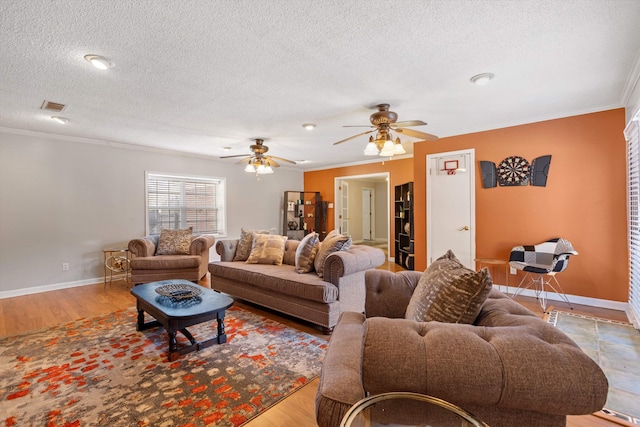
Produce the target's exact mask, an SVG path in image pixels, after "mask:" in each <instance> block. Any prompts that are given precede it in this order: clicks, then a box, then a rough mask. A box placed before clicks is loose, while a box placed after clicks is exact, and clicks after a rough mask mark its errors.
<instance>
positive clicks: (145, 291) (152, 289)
mask: <svg viewBox="0 0 640 427" xmlns="http://www.w3.org/2000/svg"><path fill="white" fill-rule="evenodd" d="M169 284H179V285H189V286H193V287H195V288H197V289H199V290H200V291H201V293H200V295H198V296H196V297H194V298H188V299H185V300H175V299H171V298H169V297H165V296H162V295H160V294H159V293H157V292H156V289H157V288H159V287H160V286H164V285H169ZM131 294H132V295H134V296H135V297H136V298H137V299H138V300H142V301H145V302H146V303H147V304H150V305H152V306H153V307H154V308H155V309H157V310H158V311H161V312H162V313H164V314H165V315H166V316H167V317H189V316H199V315H202V314H206V313H210V312H212V311H218V310H226V309H227V308H229V307H231V306H232V305H233V299H231V298H230V297H228V296H226V295H222V294H220V293H219V292H216V291H213V290H211V289H208V288H203V287H202V286H199V285H196V284H195V283H193V282H190V281H188V280H162V281H159V282H152V283H146V284H144V285H138V286H134V287H133V288H131Z"/></svg>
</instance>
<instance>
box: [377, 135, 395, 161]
mask: <svg viewBox="0 0 640 427" xmlns="http://www.w3.org/2000/svg"><path fill="white" fill-rule="evenodd" d="M394 154H395V144H394V143H393V141H391V140H390V139H387V140H386V141H385V142H384V145H383V146H382V150H380V156H383V157H393V155H394Z"/></svg>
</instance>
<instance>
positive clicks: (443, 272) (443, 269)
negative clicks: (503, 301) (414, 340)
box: [405, 250, 492, 324]
mask: <svg viewBox="0 0 640 427" xmlns="http://www.w3.org/2000/svg"><path fill="white" fill-rule="evenodd" d="M491 286H492V281H491V275H490V274H489V270H488V269H487V268H483V269H482V270H480V271H477V272H476V271H473V270H470V269H468V268H466V267H465V266H463V265H462V263H461V262H460V261H459V260H458V259H457V258H456V256H455V255H454V254H453V252H451V251H450V250H449V251H447V253H446V254H444V255H443V256H441V257H440V258H438V259H437V260H435V261H434V262H433V263H432V264H431V265H430V266H429V268H427V269H426V271H425V272H424V274H423V275H422V277H421V278H420V281H419V282H418V285H417V286H416V289H415V290H414V291H413V295H412V296H411V299H410V300H409V304H408V305H407V311H406V312H405V318H406V319H411V320H415V321H418V322H428V321H431V320H435V321H437V322H446V323H468V324H471V323H473V322H474V321H475V320H476V317H478V314H479V313H480V309H481V308H482V304H484V301H485V300H486V299H487V296H488V295H489V291H490V290H491Z"/></svg>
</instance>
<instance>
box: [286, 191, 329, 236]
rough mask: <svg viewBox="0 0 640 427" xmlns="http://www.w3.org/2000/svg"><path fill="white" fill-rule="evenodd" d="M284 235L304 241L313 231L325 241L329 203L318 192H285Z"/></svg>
mask: <svg viewBox="0 0 640 427" xmlns="http://www.w3.org/2000/svg"><path fill="white" fill-rule="evenodd" d="M283 200H284V215H283V220H282V235H283V236H287V237H289V238H290V239H294V240H302V238H303V237H304V236H306V235H307V234H309V233H310V232H312V231H315V232H316V233H318V234H319V235H320V240H324V238H325V236H326V235H327V202H324V201H322V197H321V196H320V192H318V191H285V192H284V199H283Z"/></svg>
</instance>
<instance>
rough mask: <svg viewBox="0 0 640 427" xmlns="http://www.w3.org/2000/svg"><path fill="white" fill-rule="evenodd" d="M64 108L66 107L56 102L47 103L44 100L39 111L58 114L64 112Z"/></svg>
mask: <svg viewBox="0 0 640 427" xmlns="http://www.w3.org/2000/svg"><path fill="white" fill-rule="evenodd" d="M64 107H66V105H64V104H59V103H57V102H51V101H47V100H46V99H45V100H44V102H43V103H42V106H41V107H40V109H41V110H49V111H57V112H60V111H62V110H64Z"/></svg>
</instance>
